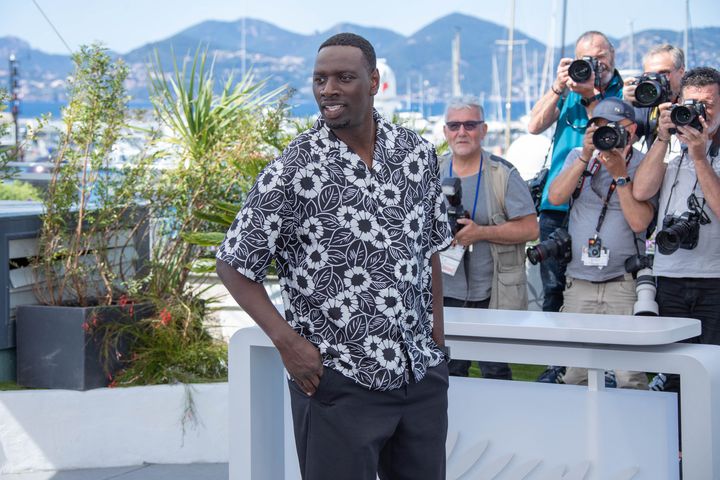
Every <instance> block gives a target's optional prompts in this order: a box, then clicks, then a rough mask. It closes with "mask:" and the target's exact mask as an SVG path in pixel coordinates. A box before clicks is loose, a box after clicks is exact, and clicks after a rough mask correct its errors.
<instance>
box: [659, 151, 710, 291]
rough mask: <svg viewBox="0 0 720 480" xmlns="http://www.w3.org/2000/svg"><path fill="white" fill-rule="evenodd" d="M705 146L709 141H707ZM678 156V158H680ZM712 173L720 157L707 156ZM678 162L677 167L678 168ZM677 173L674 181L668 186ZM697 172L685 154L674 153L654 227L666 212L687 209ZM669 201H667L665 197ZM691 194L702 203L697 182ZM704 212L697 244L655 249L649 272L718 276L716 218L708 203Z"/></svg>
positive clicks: (663, 275) (706, 276)
mask: <svg viewBox="0 0 720 480" xmlns="http://www.w3.org/2000/svg"><path fill="white" fill-rule="evenodd" d="M708 146H709V143H708ZM681 159H682V161H681ZM708 161H711V162H712V168H713V170H715V173H716V174H718V175H720V158H717V157H716V158H714V159H713V158H712V157H709V158H708ZM678 166H680V169H679V171H678ZM676 176H677V184H676V185H675V188H672V186H673V184H674V183H675V177H676ZM696 179H697V176H696V174H695V163H694V162H693V161H692V160H691V159H690V158H689V157H688V156H687V155H685V157H684V158H683V156H682V155H678V156H677V157H675V158H674V159H672V160H671V161H670V163H669V164H668V168H667V171H666V172H665V178H664V179H663V184H662V188H661V190H660V202H659V204H658V229H661V228H662V223H663V218H665V216H666V215H678V216H679V215H681V214H683V213H684V212H686V211H687V210H688V206H687V200H688V197H689V196H690V194H691V193H692V192H693V187H694V186H695V181H696ZM670 192H672V197H671V198H670V204H669V205H668V198H669V197H670ZM695 195H696V196H697V197H698V200H700V203H701V204H702V199H703V191H702V188H700V183H699V182H698V184H697V188H695ZM705 213H707V216H708V218H710V223H709V224H707V225H701V226H700V235H699V240H698V244H697V247H695V248H694V249H692V250H685V249H682V248H679V249H677V250H676V251H675V252H674V253H672V254H670V255H663V254H661V253H660V252H658V251H657V248H656V249H655V264H654V266H653V272H654V273H655V275H657V276H662V277H675V278H682V277H692V278H718V277H720V220H718V217H716V216H715V214H714V213H713V211H712V210H711V209H710V206H709V205H705Z"/></svg>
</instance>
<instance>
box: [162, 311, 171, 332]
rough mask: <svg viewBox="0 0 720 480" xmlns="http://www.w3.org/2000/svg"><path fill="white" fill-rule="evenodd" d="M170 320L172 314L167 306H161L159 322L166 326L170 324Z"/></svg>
mask: <svg viewBox="0 0 720 480" xmlns="http://www.w3.org/2000/svg"><path fill="white" fill-rule="evenodd" d="M171 321H172V315H171V314H170V312H169V311H168V309H167V308H163V309H162V311H161V312H160V323H162V324H163V325H165V326H166V327H167V326H168V325H170V322H171Z"/></svg>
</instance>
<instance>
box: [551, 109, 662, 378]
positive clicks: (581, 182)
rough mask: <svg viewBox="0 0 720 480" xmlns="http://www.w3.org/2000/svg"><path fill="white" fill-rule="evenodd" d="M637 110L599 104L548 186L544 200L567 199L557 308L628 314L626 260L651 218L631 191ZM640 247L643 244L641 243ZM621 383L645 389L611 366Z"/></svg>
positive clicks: (637, 156) (631, 298)
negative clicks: (566, 248)
mask: <svg viewBox="0 0 720 480" xmlns="http://www.w3.org/2000/svg"><path fill="white" fill-rule="evenodd" d="M636 128H637V125H636V124H635V112H634V111H633V108H632V107H631V106H630V104H628V103H625V102H623V101H622V100H620V99H619V98H606V99H604V100H602V101H601V102H599V103H598V104H597V105H596V107H595V109H594V112H593V117H592V118H591V119H590V121H589V126H588V128H587V131H586V133H585V137H584V139H583V145H582V147H580V148H576V149H574V150H572V151H571V152H570V154H568V157H567V159H566V160H565V165H564V166H563V169H562V171H561V172H560V173H559V174H558V176H557V178H555V180H554V181H553V182H552V184H551V185H550V188H549V193H548V200H549V201H550V202H551V203H552V204H553V205H562V204H564V203H566V202H568V201H569V200H571V202H572V203H571V206H570V211H569V221H568V232H569V234H570V238H571V239H572V242H571V243H572V246H571V247H570V248H571V249H572V259H571V260H570V262H569V263H568V265H567V278H566V288H565V292H564V303H563V306H562V309H561V311H563V312H572V313H596V314H597V313H605V314H615V315H631V314H632V313H633V305H634V304H635V301H636V300H637V295H636V293H635V280H634V279H633V275H632V274H631V273H628V272H626V270H625V261H626V260H627V259H628V258H630V257H633V256H634V255H638V254H639V253H640V251H639V248H638V243H639V239H638V238H637V234H639V233H644V232H645V230H646V229H647V227H648V225H649V224H650V222H651V221H652V219H653V216H654V213H655V210H654V207H653V205H652V203H651V202H649V201H638V200H636V199H635V198H634V197H633V195H632V190H633V181H632V179H633V178H634V177H635V170H636V169H637V167H638V165H639V164H640V161H641V160H642V158H643V154H642V153H641V152H640V151H638V150H636V149H634V148H633V147H632V144H633V140H634V138H635V131H636ZM643 248H644V242H643ZM616 374H617V385H618V386H619V387H621V388H637V389H647V377H646V376H645V374H644V373H642V372H623V371H617V372H616ZM564 381H565V383H570V384H586V383H587V370H585V369H580V368H574V367H568V368H567V371H566V373H565V376H564Z"/></svg>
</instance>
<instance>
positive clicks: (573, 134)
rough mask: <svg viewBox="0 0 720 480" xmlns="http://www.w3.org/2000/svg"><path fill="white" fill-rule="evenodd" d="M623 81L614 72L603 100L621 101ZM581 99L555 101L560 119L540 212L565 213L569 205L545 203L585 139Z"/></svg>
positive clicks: (575, 95) (570, 96)
mask: <svg viewBox="0 0 720 480" xmlns="http://www.w3.org/2000/svg"><path fill="white" fill-rule="evenodd" d="M622 88H623V81H622V78H621V77H620V74H619V73H618V71H617V70H615V73H614V74H613V77H612V79H611V80H610V84H609V85H608V87H607V89H606V90H605V92H604V93H603V95H602V96H603V98H607V97H618V98H622ZM580 100H582V96H581V95H580V94H579V93H576V92H569V93H568V96H567V98H566V99H565V100H564V101H563V99H562V98H560V100H558V108H559V109H560V116H559V117H558V119H557V124H556V126H555V136H554V140H553V143H554V145H553V152H552V158H551V160H550V172H549V173H548V179H547V183H546V184H545V190H543V195H542V202H541V203H540V210H558V211H562V212H564V211H567V209H568V204H567V203H566V204H564V205H553V204H552V203H550V202H549V201H548V198H547V197H548V190H549V189H550V184H551V183H552V181H553V180H555V177H557V175H558V174H559V173H560V171H561V170H562V168H563V165H564V164H565V159H566V158H567V156H568V154H569V153H570V151H571V150H572V149H573V148H576V147H581V146H582V143H583V138H584V137H585V129H586V128H587V124H588V116H587V110H586V109H585V107H584V106H583V104H582V103H580Z"/></svg>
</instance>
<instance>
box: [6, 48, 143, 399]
mask: <svg viewBox="0 0 720 480" xmlns="http://www.w3.org/2000/svg"><path fill="white" fill-rule="evenodd" d="M73 62H74V65H75V69H74V73H73V76H72V77H71V79H70V81H69V92H68V105H67V107H66V108H65V109H64V111H63V124H64V125H63V131H62V132H61V141H60V146H59V148H58V151H57V154H56V156H55V158H54V159H53V163H54V165H53V171H52V176H51V180H50V183H49V185H48V189H47V192H46V194H45V196H44V198H43V205H44V213H43V214H42V216H41V228H40V232H39V239H38V251H37V255H36V256H34V257H33V258H32V264H31V267H32V272H33V277H34V292H35V295H36V297H37V299H38V301H39V302H40V305H36V306H29V305H26V306H20V307H18V310H17V320H16V346H17V350H16V351H17V378H18V383H19V384H20V385H23V386H27V387H37V388H70V389H78V390H85V389H88V388H94V387H100V386H104V385H107V384H108V382H109V375H108V373H109V372H111V371H112V368H113V363H114V361H113V357H114V360H117V358H118V357H121V356H122V354H123V353H122V351H117V352H114V353H113V354H112V355H110V356H108V357H107V359H106V360H108V361H107V362H105V365H102V363H103V362H102V361H101V359H100V355H99V352H100V344H99V342H98V341H97V339H94V338H93V337H92V331H93V328H92V327H96V326H97V325H99V324H103V323H106V322H125V321H132V320H134V319H135V318H137V317H138V316H141V315H143V314H148V313H149V311H150V310H151V309H150V308H145V307H138V306H137V305H134V303H133V302H131V301H129V300H128V294H129V293H130V291H131V290H132V285H133V284H134V282H136V279H137V276H138V275H139V274H141V273H142V272H143V270H144V268H145V267H144V265H143V258H147V221H146V220H147V211H148V209H147V207H146V205H145V202H144V201H143V200H144V198H143V194H144V193H145V192H144V191H143V188H144V187H145V186H146V184H147V183H146V178H147V173H148V167H149V159H147V158H145V159H141V160H139V161H137V162H136V163H133V164H131V165H125V166H124V167H123V168H122V171H119V170H117V169H114V168H112V165H111V164H110V161H111V152H112V150H113V148H114V147H115V145H116V143H117V142H118V140H119V139H120V138H121V137H122V135H123V129H124V128H126V125H127V101H128V97H127V95H126V91H125V87H124V85H123V82H124V81H125V79H126V77H127V74H128V70H127V68H126V66H125V65H124V64H123V63H122V62H120V61H113V60H112V59H111V57H110V56H109V54H108V53H107V51H106V50H105V49H104V48H102V47H100V46H98V45H92V46H89V47H82V48H81V50H80V51H79V52H78V53H76V54H74V55H73ZM116 346H120V343H118V344H117V345H116Z"/></svg>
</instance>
